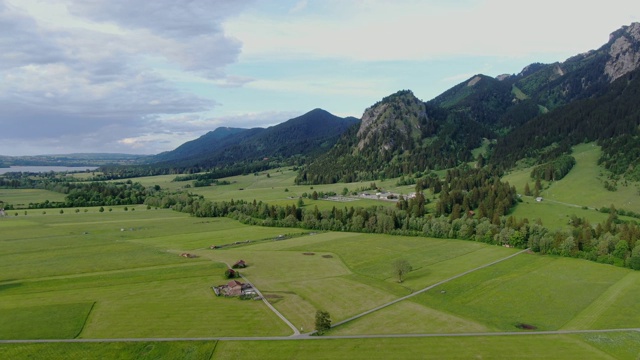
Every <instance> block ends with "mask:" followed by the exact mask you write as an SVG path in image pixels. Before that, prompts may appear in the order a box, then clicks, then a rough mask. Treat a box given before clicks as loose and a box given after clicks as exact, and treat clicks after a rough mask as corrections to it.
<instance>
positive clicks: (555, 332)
mask: <svg viewBox="0 0 640 360" xmlns="http://www.w3.org/2000/svg"><path fill="white" fill-rule="evenodd" d="M630 331H637V332H640V328H625V329H600V330H553V331H505V332H483V333H457V334H380V335H341V336H332V335H329V336H308V335H306V334H302V335H298V336H257V337H251V336H242V337H201V338H196V337H190V338H121V339H41V340H0V344H39V343H113V342H168V341H299V340H324V339H380V338H420V337H483V336H527V335H570V334H597V333H612V332H630Z"/></svg>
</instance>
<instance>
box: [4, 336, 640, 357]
mask: <svg viewBox="0 0 640 360" xmlns="http://www.w3.org/2000/svg"><path fill="white" fill-rule="evenodd" d="M639 353H640V333H637V332H615V333H605V334H581V335H524V336H478V337H436V338H393V339H384V338H383V339H322V338H318V339H313V340H303V341H189V342H185V341H176V342H146V341H145V342H135V343H134V342H115V343H75V344H60V343H58V344H1V345H0V357H2V358H4V359H62V358H69V359H89V358H101V359H132V360H133V359H136V360H137V359H143V360H145V359H185V360H190V359H248V360H251V359H278V360H280V359H328V358H330V359H365V360H369V359H396V358H402V359H576V360H583V359H607V360H611V359H620V360H637V358H638V354H639Z"/></svg>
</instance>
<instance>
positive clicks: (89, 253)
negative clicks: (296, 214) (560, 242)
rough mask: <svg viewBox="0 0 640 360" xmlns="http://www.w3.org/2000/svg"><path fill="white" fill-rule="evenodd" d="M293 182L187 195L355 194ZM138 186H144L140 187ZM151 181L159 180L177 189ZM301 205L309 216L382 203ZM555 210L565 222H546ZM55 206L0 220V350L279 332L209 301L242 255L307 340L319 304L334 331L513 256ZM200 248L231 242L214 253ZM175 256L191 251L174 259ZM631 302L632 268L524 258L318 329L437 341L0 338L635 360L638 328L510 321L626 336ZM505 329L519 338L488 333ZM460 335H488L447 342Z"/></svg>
mask: <svg viewBox="0 0 640 360" xmlns="http://www.w3.org/2000/svg"><path fill="white" fill-rule="evenodd" d="M585 152H588V151H585ZM292 176H293V173H292V172H290V171H288V170H286V169H285V170H283V171H280V172H272V173H270V176H269V177H266V174H259V175H258V176H256V175H246V176H238V177H235V178H236V180H233V181H236V182H235V183H232V184H231V185H224V186H211V187H207V188H193V189H192V190H194V191H196V192H199V191H203V192H202V194H203V195H205V197H206V198H208V199H210V200H216V199H219V200H229V199H231V198H234V199H240V198H243V197H244V196H246V198H245V199H246V200H253V199H254V198H255V199H258V200H265V201H268V202H274V203H278V202H283V203H284V202H290V203H295V202H296V201H297V198H295V199H290V198H289V197H291V196H293V195H297V194H302V192H303V191H306V192H312V191H314V190H317V191H336V192H341V189H342V188H343V187H345V186H346V187H347V188H349V189H351V188H356V187H357V186H365V185H368V184H334V185H324V186H316V187H315V189H310V187H309V186H300V187H297V186H292V185H291V181H292V179H293V178H292ZM156 180H157V179H156ZM145 181H148V184H149V185H154V181H153V178H149V179H145ZM163 181H166V184H165V183H162V184H161V185H160V186H175V184H176V183H171V182H170V179H169V178H166V179H164V180H163ZM563 181H564V180H563ZM394 183H395V180H388V182H385V184H387V185H388V186H390V187H391V186H392V185H393V184H394ZM559 183H561V182H558V183H557V184H554V185H553V186H556V185H558V184H559ZM163 184H164V185H163ZM169 184H171V185H169ZM178 184H181V183H178ZM287 184H288V185H287ZM240 187H243V190H240V189H239V188H240ZM272 187H273V189H272ZM405 188H407V187H405ZM284 189H288V190H289V191H286V192H285V191H284ZM405 190H406V189H405ZM407 192H408V191H407ZM16 194H17V193H16ZM263 197H264V198H263ZM16 199H18V200H19V195H16ZM304 201H305V204H306V205H305V206H315V205H318V207H319V208H331V207H332V206H352V205H353V206H365V205H363V204H365V201H370V202H371V203H380V202H378V201H374V200H359V201H358V202H355V203H345V204H342V203H335V202H331V201H326V200H317V201H313V200H310V199H305V200H304ZM325 206H326V207H325ZM561 206H562V209H565V210H566V213H557V211H558V209H560V207H561ZM518 209H523V210H524V211H527V212H529V213H531V214H536V211H539V214H540V216H541V217H542V216H544V214H545V213H553V215H552V216H554V217H551V216H548V218H549V219H551V220H550V221H551V222H552V223H553V221H555V224H557V226H558V227H560V226H563V225H564V224H565V223H566V221H567V220H568V217H569V216H570V215H571V214H573V213H575V214H576V215H578V216H583V215H580V214H581V213H583V214H584V216H585V217H587V218H589V219H590V220H591V219H592V218H591V217H590V216H593V219H596V220H597V217H598V216H603V217H605V218H606V216H605V214H600V213H597V212H596V211H594V210H588V209H582V208H580V207H567V206H566V205H560V204H557V203H552V202H543V203H530V204H527V203H526V201H525V202H524V203H521V204H520V205H519V206H518ZM569 209H570V210H571V211H569ZM63 210H64V211H63V213H60V212H59V209H46V210H37V211H36V210H33V211H32V210H30V211H29V212H28V215H26V216H25V215H24V214H23V213H22V212H21V213H20V214H19V216H9V217H5V218H0V233H1V234H2V236H1V237H0V249H1V251H0V318H2V319H3V321H2V322H0V340H1V339H74V338H77V339H113V338H121V339H124V338H134V339H136V338H138V339H140V338H145V339H146V338H151V339H153V338H172V337H175V338H182V339H184V338H189V337H193V338H220V337H241V336H249V337H255V336H288V335H291V333H292V331H291V329H290V328H289V327H288V326H287V325H286V324H285V323H284V322H283V321H282V320H281V319H279V318H278V317H277V316H276V315H275V314H274V313H273V312H272V311H271V310H270V309H269V308H267V307H266V306H265V304H264V303H262V302H261V301H251V300H247V301H241V300H239V299H235V298H222V297H216V296H215V295H214V293H213V291H212V290H211V286H213V285H220V284H222V283H225V282H226V281H227V280H225V279H224V277H223V272H224V270H225V269H226V264H231V263H234V262H235V261H237V260H239V259H244V260H245V261H247V263H248V264H249V267H248V268H246V269H242V270H241V273H242V274H243V275H244V276H246V277H247V278H248V279H249V280H250V281H251V282H252V283H253V284H254V285H256V287H258V288H259V289H260V290H261V291H262V293H263V294H264V295H265V297H266V299H267V300H268V301H269V302H270V303H271V304H272V305H273V306H274V307H275V308H276V309H277V310H278V311H280V312H281V313H282V314H283V315H284V316H285V317H286V318H287V319H288V320H289V321H291V322H292V323H293V325H294V326H295V327H296V328H298V329H302V331H303V332H309V331H311V330H313V327H314V315H315V311H316V310H317V309H323V310H327V311H328V312H329V313H330V314H331V318H332V320H333V323H336V322H339V321H341V320H345V319H348V318H350V317H352V316H354V315H357V314H360V313H362V312H364V311H367V310H370V309H372V308H374V307H377V306H380V305H383V304H386V303H388V302H390V301H393V300H395V299H398V298H400V297H402V296H405V295H409V294H412V293H415V292H416V291H418V290H420V289H423V288H425V287H428V286H431V285H434V284H436V283H439V282H441V281H443V280H446V279H450V278H452V277H454V276H457V275H459V274H462V273H464V272H466V271H470V270H474V269H476V268H479V267H481V266H483V265H485V264H489V263H492V262H494V261H497V260H500V259H503V258H505V257H507V256H509V255H512V254H514V253H516V252H517V250H515V249H509V248H504V247H499V246H492V245H487V244H484V243H477V242H472V241H460V240H447V239H431V238H423V237H401V236H391V235H374V234H361V233H332V232H317V233H315V232H314V233H309V232H305V231H303V230H302V229H292V228H268V227H257V226H247V225H243V224H240V223H238V222H236V221H233V220H230V219H227V218H194V217H190V216H188V215H186V214H182V213H177V212H173V211H171V210H166V209H158V210H156V209H150V210H147V209H146V207H145V206H142V205H139V206H129V207H128V211H125V210H124V207H112V208H107V210H106V211H104V212H99V211H98V208H86V209H85V208H81V209H79V210H80V211H78V212H75V210H76V209H63ZM85 210H86V211H85ZM109 210H111V211H109ZM517 211H520V210H516V212H517ZM572 211H574V212H572ZM554 212H555V213H554ZM518 217H520V216H518ZM529 217H530V218H532V217H531V216H529ZM533 218H535V217H533ZM554 219H555V220H554ZM543 221H545V220H544V219H543ZM591 221H593V220H591ZM594 222H595V221H594ZM279 235H287V236H285V237H284V238H280V237H279ZM211 245H218V246H219V245H229V246H225V247H223V248H220V249H215V250H212V249H210V248H209V247H210V246H211ZM183 252H189V253H191V254H195V255H197V256H198V257H196V258H185V257H181V256H179V255H180V254H181V253H183ZM396 259H405V260H407V261H408V262H409V263H410V264H411V265H412V271H411V272H409V273H408V275H407V276H406V279H405V281H404V282H402V283H398V281H397V279H396V277H395V276H394V274H393V267H392V263H393V261H394V260H396ZM638 297H640V273H637V272H634V271H631V270H628V269H624V268H618V267H613V266H608V265H602V264H596V263H593V262H587V261H583V260H578V259H569V258H560V257H552V256H539V255H534V254H525V253H523V254H520V255H517V256H515V257H513V258H511V259H508V260H505V261H503V262H500V263H497V264H494V265H491V266H489V267H486V268H482V269H478V270H476V271H473V272H470V273H468V274H466V275H464V276H461V277H459V278H456V279H454V280H451V281H449V282H446V283H444V284H441V285H439V286H437V287H435V288H433V289H431V290H429V291H426V292H424V293H422V294H419V295H417V296H414V297H412V298H409V299H406V300H404V301H402V302H399V303H396V304H394V305H391V306H389V307H386V308H383V309H381V310H378V311H376V312H373V313H371V314H368V315H366V316H364V317H362V318H359V319H356V320H353V321H351V322H347V323H345V324H343V325H340V326H338V327H336V328H334V329H332V330H331V331H329V333H328V335H329V336H334V335H335V336H354V335H355V336H363V335H375V334H434V335H435V334H439V336H437V337H409V338H375V339H366V338H357V339H344V338H342V339H323V338H313V339H309V340H296V341H284V340H283V341H275V340H274V341H270V340H263V341H239V340H237V341H228V340H221V341H217V342H216V341H206V342H205V341H192V342H186V341H170V342H153V341H146V340H145V341H141V342H115V343H113V342H109V343H58V344H0V357H2V358H38V356H41V357H43V358H55V357H60V356H62V355H60V354H72V355H74V357H79V358H82V357H86V356H87V354H91V356H92V357H93V356H94V355H97V357H105V358H111V357H119V358H136V359H139V358H140V359H145V358H149V359H151V358H158V357H161V356H167V354H169V355H168V356H170V357H177V358H186V359H189V358H204V359H208V358H216V359H217V358H220V359H226V358H239V357H243V358H248V359H251V358H278V359H281V358H327V357H330V358H338V359H339V358H349V359H353V358H355V359H357V358H379V357H395V356H398V355H400V356H402V357H404V358H470V357H471V358H473V357H485V358H505V357H506V358H516V359H517V358H538V357H543V358H544V357H547V358H549V357H553V358H568V359H571V358H581V359H583V358H590V359H598V358H603V359H610V358H617V359H637V358H638V355H640V345H639V344H640V333H639V332H637V331H626V332H623V331H621V332H609V333H582V334H547V335H534V334H528V332H529V331H530V330H526V329H521V328H518V327H517V325H522V324H526V325H530V326H533V327H535V329H536V330H539V331H552V330H589V329H623V328H638V327H639V324H640V309H638V308H637V306H636V305H637V299H638ZM511 331H513V332H516V333H518V334H520V335H512V336H506V335H497V334H496V333H498V332H511ZM466 333H484V334H491V333H494V334H496V335H492V336H488V335H484V336H479V335H478V336H454V335H456V334H458V335H460V334H466ZM447 334H449V335H451V336H444V335H447ZM76 355H77V356H76ZM506 355H508V356H506Z"/></svg>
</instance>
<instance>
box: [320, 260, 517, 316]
mask: <svg viewBox="0 0 640 360" xmlns="http://www.w3.org/2000/svg"><path fill="white" fill-rule="evenodd" d="M527 251H529V248H527V249H524V250H522V251H518V252H517V253H515V254H511V255H509V256H507V257H505V258H502V259H498V260H495V261H493V262H490V263H488V264H484V265H481V266H478V267H476V268H473V269H470V270H467V271H465V272H462V273H460V274H458V275H455V276H452V277H450V278H447V279H445V280H441V281H439V282H437V283H435V284H433V285H429V286H427V287H426V288H424V289H421V290H418V291H416V292H414V293H411V294H409V295H406V296H403V297H401V298H398V299H395V300H393V301H390V302H388V303H386V304H383V305H380V306H377V307H375V308H373V309H370V310H367V311H365V312H363V313H360V314H358V315H356V316H352V317H350V318H348V319H345V320H342V321H339V322H337V323H335V324H333V325H331V328H332V329H333V328H335V327H337V326H340V325H343V324H345V323H348V322H350V321H353V320H356V319H359V318H361V317H363V316H365V315H369V314H371V313H374V312H376V311H378V310H381V309H384V308H386V307H389V306H391V305H393V304H397V303H399V302H401V301H404V300H407V299H409V298H412V297H414V296H417V295H420V294H422V293H424V292H426V291H429V290H431V289H433V288H435V287H437V286H440V285H442V284H445V283H447V282H449V281H452V280H455V279H458V278H460V277H463V276H465V275H467V274H470V273H472V272H474V271H478V270H481V269H484V268H487V267H489V266H491V265H495V264H497V263H500V262H502V261H505V260H509V259H511V258H513V257H515V256H518V255H520V254H522V253H524V252H527Z"/></svg>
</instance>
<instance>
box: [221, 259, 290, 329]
mask: <svg viewBox="0 0 640 360" xmlns="http://www.w3.org/2000/svg"><path fill="white" fill-rule="evenodd" d="M227 266H229V265H227ZM229 269H231V267H229ZM240 277H241V278H242V279H243V280H244V281H246V282H247V284H249V285H251V287H252V288H253V290H255V291H256V292H257V293H258V295H260V298H262V301H264V303H265V304H267V307H268V308H269V309H271V311H273V312H274V313H275V314H276V315H278V317H279V318H280V319H282V321H284V322H285V324H287V325H289V327H290V328H291V329H292V330H293V335H291V336H298V335H300V331H299V330H298V329H297V328H296V327H295V326H294V325H293V324H292V323H291V321H289V320H288V319H287V318H286V317H284V315H282V314H281V313H280V311H278V310H277V309H276V308H275V307H273V305H271V303H270V302H269V301H268V300H267V298H266V297H264V295H262V293H261V292H260V290H258V288H257V287H255V285H253V284H252V283H251V281H249V279H247V278H246V277H244V276H243V275H242V274H240Z"/></svg>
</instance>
